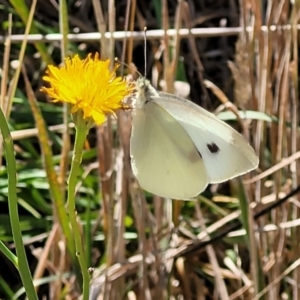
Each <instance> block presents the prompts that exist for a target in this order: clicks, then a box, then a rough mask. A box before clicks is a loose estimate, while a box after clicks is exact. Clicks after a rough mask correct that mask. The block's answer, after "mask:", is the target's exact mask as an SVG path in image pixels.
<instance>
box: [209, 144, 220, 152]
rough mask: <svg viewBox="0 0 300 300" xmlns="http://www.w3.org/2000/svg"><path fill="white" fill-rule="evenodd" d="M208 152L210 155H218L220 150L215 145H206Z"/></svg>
mask: <svg viewBox="0 0 300 300" xmlns="http://www.w3.org/2000/svg"><path fill="white" fill-rule="evenodd" d="M206 146H207V148H208V150H209V151H210V153H212V154H214V153H218V152H219V151H220V148H219V147H218V146H217V145H216V144H215V143H210V144H206Z"/></svg>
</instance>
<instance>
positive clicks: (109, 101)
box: [41, 53, 133, 125]
mask: <svg viewBox="0 0 300 300" xmlns="http://www.w3.org/2000/svg"><path fill="white" fill-rule="evenodd" d="M109 65H110V60H105V61H102V60H100V59H99V54H98V53H96V54H95V56H94V57H93V58H92V55H91V54H89V55H88V56H87V58H86V59H83V60H81V59H80V58H79V56H78V55H75V56H74V57H67V58H65V61H64V65H63V66H62V67H55V66H53V65H49V66H48V69H47V71H46V74H47V75H45V76H44V77H43V80H44V81H46V82H48V83H49V84H50V87H42V88H41V91H43V92H45V93H47V94H48V95H49V96H50V97H51V98H52V100H53V101H54V102H67V103H70V104H71V105H72V109H71V113H72V114H75V113H77V112H80V111H81V112H82V114H83V118H84V119H86V120H91V119H92V121H94V122H95V123H96V124H97V125H99V124H101V123H103V122H105V120H106V115H107V114H109V113H111V114H115V113H114V112H115V111H116V110H117V109H119V108H122V107H123V103H122V100H123V99H124V98H125V97H126V96H128V95H129V94H130V93H131V92H132V91H133V86H132V84H128V83H127V82H126V81H125V80H123V79H122V78H121V77H117V76H116V69H117V68H118V67H119V65H116V66H115V68H114V69H113V70H112V71H110V70H109Z"/></svg>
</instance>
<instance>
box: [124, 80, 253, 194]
mask: <svg viewBox="0 0 300 300" xmlns="http://www.w3.org/2000/svg"><path fill="white" fill-rule="evenodd" d="M136 85H137V98H136V104H135V108H134V110H133V115H132V132H131V139H130V155H131V166H132V169H133V173H134V175H135V176H136V178H137V180H138V182H139V184H140V185H141V187H142V188H143V189H145V190H147V191H149V192H151V193H153V194H156V195H158V196H162V197H166V198H173V199H183V200H186V199H190V198H192V197H195V196H196V195H198V194H199V193H201V192H202V191H203V190H204V189H205V188H206V186H207V185H208V184H209V183H219V182H223V181H226V180H228V179H231V178H233V177H236V176H239V175H242V174H244V173H247V172H249V171H251V170H253V169H255V168H256V167H257V165H258V157H257V155H256V154H255V152H254V150H253V149H252V147H251V146H250V145H249V144H248V142H247V141H246V140H245V139H244V137H243V136H241V135H240V134H239V133H238V132H237V131H235V130H234V129H233V128H231V127H230V126H229V125H227V124H226V123H224V122H223V121H221V120H219V119H218V118H217V117H216V116H215V115H213V114H211V113H209V112H208V111H206V110H204V109H203V108H201V107H199V106H197V105H196V104H194V103H193V102H191V101H188V100H186V99H183V98H179V97H176V96H174V95H171V94H167V93H162V92H158V91H156V89H155V88H154V87H152V86H151V84H150V82H149V81H148V80H146V79H145V78H144V77H140V78H139V79H138V80H137V84H136Z"/></svg>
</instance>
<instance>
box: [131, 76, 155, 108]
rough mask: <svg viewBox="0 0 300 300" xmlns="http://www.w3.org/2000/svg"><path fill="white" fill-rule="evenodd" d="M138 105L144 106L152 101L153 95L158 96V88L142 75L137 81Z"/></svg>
mask: <svg viewBox="0 0 300 300" xmlns="http://www.w3.org/2000/svg"><path fill="white" fill-rule="evenodd" d="M136 90H137V93H136V106H137V107H142V106H144V105H145V104H146V103H147V102H150V101H151V98H152V97H155V96H158V92H157V91H156V89H155V88H154V87H153V86H152V85H151V84H150V81H149V80H147V79H146V78H145V77H143V76H141V77H139V78H138V79H137V81H136Z"/></svg>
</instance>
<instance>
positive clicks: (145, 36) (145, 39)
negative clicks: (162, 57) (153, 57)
mask: <svg viewBox="0 0 300 300" xmlns="http://www.w3.org/2000/svg"><path fill="white" fill-rule="evenodd" d="M146 55H147V27H144V61H145V71H144V73H145V77H146V75H147V61H146Z"/></svg>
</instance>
